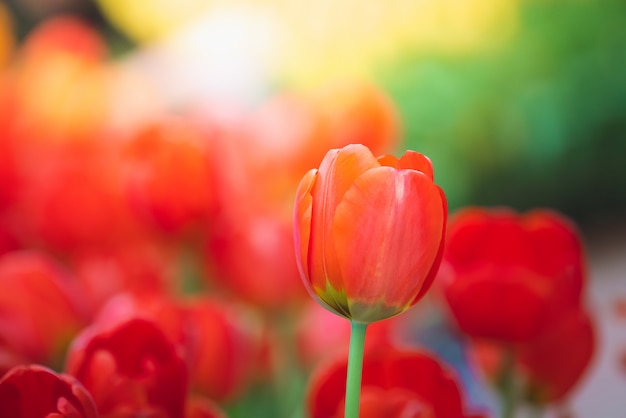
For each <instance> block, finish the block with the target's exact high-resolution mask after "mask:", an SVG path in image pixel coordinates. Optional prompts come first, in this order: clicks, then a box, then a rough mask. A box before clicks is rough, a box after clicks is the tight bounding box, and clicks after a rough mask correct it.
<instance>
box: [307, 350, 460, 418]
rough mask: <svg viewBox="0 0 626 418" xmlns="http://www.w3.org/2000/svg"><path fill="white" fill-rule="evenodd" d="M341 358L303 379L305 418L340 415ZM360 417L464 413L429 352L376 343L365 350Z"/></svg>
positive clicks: (440, 417)
mask: <svg viewBox="0 0 626 418" xmlns="http://www.w3.org/2000/svg"><path fill="white" fill-rule="evenodd" d="M346 374H347V357H346V356H345V355H342V356H339V357H337V358H336V359H334V360H333V361H332V362H329V363H328V364H326V365H322V366H320V367H319V368H318V369H317V370H316V371H315V373H314V374H313V376H312V378H311V381H310V382H309V388H308V395H307V396H308V398H307V408H308V411H309V415H310V417H311V418H329V417H336V418H340V417H343V413H344V405H343V404H344V396H345V395H344V394H345V390H346ZM361 394H362V395H361V408H360V409H361V411H362V412H361V417H368V418H370V417H371V418H379V417H388V418H400V417H412V418H427V417H428V418H431V417H432V418H462V417H467V416H469V415H467V414H466V413H465V412H464V410H463V401H462V396H461V393H460V392H459V388H458V386H457V383H456V381H455V378H454V377H453V375H452V373H451V372H450V371H448V370H447V368H446V367H444V366H443V365H442V364H440V363H439V362H438V361H437V360H436V359H435V358H434V357H432V356H431V355H429V354H427V353H425V352H422V351H418V350H411V351H402V350H398V349H395V348H393V347H390V346H378V347H376V348H375V349H372V350H366V351H365V357H364V361H363V381H362V385H361Z"/></svg>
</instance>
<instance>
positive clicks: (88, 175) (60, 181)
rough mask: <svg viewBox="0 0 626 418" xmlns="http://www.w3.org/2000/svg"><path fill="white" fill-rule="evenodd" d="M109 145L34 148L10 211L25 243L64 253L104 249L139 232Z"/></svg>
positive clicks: (74, 144)
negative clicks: (44, 153)
mask: <svg viewBox="0 0 626 418" xmlns="http://www.w3.org/2000/svg"><path fill="white" fill-rule="evenodd" d="M110 145H111V144H110V143H106V142H98V141H96V140H94V141H90V142H81V143H68V144H60V145H58V146H51V147H43V146H42V147H33V149H32V150H31V152H30V153H29V155H28V157H27V158H28V159H27V160H25V161H24V169H23V172H22V187H21V188H20V191H19V194H18V197H17V199H18V201H17V202H16V203H15V204H14V205H13V208H12V210H13V212H14V215H13V218H14V220H15V222H17V223H18V225H19V228H20V234H21V235H22V236H24V237H25V239H26V240H27V242H29V243H30V245H39V246H43V247H45V248H47V249H49V250H52V251H55V252H64V253H67V252H72V251H76V250H81V251H85V250H87V249H94V248H98V249H100V248H107V247H109V246H111V245H112V244H114V243H116V242H119V241H120V240H124V239H126V240H127V239H128V236H129V235H130V234H137V233H138V232H137V230H138V227H137V226H136V224H135V222H134V219H133V218H132V216H131V212H130V207H129V206H128V204H127V202H126V199H125V197H124V195H123V192H122V182H121V173H120V164H119V158H118V155H117V154H116V151H115V149H114V148H113V147H111V146H110ZM44 150H45V152H46V154H47V155H46V158H45V159H42V158H41V154H40V153H41V152H44Z"/></svg>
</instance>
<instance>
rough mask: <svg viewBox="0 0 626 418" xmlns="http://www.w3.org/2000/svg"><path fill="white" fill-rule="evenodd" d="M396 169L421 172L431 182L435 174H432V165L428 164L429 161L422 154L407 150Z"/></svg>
mask: <svg viewBox="0 0 626 418" xmlns="http://www.w3.org/2000/svg"><path fill="white" fill-rule="evenodd" d="M397 168H398V169H407V168H410V169H412V170H417V171H421V172H422V173H424V174H426V176H427V177H428V178H429V179H430V180H433V179H434V178H435V177H434V176H435V174H434V172H433V164H432V163H431V162H430V159H429V158H428V157H427V156H425V155H424V154H420V153H419V152H415V151H411V150H408V151H406V152H405V153H404V155H403V156H402V157H400V160H399V161H398V165H397Z"/></svg>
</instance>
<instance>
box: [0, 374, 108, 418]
mask: <svg viewBox="0 0 626 418" xmlns="http://www.w3.org/2000/svg"><path fill="white" fill-rule="evenodd" d="M0 405H2V417H3V418H42V417H49V418H52V417H68V418H98V412H97V411H96V407H95V405H94V402H93V399H92V398H91V395H90V394H89V392H87V390H85V388H84V387H83V386H82V385H81V384H80V382H78V381H77V380H76V379H75V378H73V377H72V376H68V375H66V374H58V373H56V372H54V371H52V370H50V369H48V368H46V367H43V366H39V365H30V366H26V365H24V366H17V367H14V368H13V369H11V370H10V371H9V372H8V373H6V374H5V375H4V376H3V377H2V379H0Z"/></svg>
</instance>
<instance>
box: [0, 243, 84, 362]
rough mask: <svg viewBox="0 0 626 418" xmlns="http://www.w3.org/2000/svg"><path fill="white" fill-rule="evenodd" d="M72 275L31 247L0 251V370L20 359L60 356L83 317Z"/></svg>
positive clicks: (46, 359)
mask: <svg viewBox="0 0 626 418" xmlns="http://www.w3.org/2000/svg"><path fill="white" fill-rule="evenodd" d="M73 279H74V278H73V277H71V276H70V275H69V273H67V272H65V271H63V270H62V269H61V268H60V266H58V265H57V264H56V263H55V261H54V260H52V259H50V258H49V257H48V256H46V255H44V254H42V253H39V252H36V251H16V252H9V253H7V254H5V255H4V256H2V257H0V288H1V289H3V291H2V292H0V312H2V319H1V320H0V351H3V352H4V355H3V356H0V373H1V372H4V371H6V370H7V369H8V368H10V367H12V366H14V365H16V364H17V363H20V362H29V363H30V362H38V363H45V364H53V363H56V362H58V361H59V360H61V359H62V357H63V355H64V354H65V349H66V347H67V346H68V344H69V343H70V341H71V340H72V338H73V337H74V336H75V335H76V334H77V333H78V332H79V331H80V329H82V328H83V327H84V326H85V325H86V324H87V322H88V319H89V312H88V308H87V306H85V305H84V303H83V301H81V299H80V298H81V295H80V290H79V288H78V287H77V286H76V283H75V282H74V281H73ZM11 353H12V354H11Z"/></svg>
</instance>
